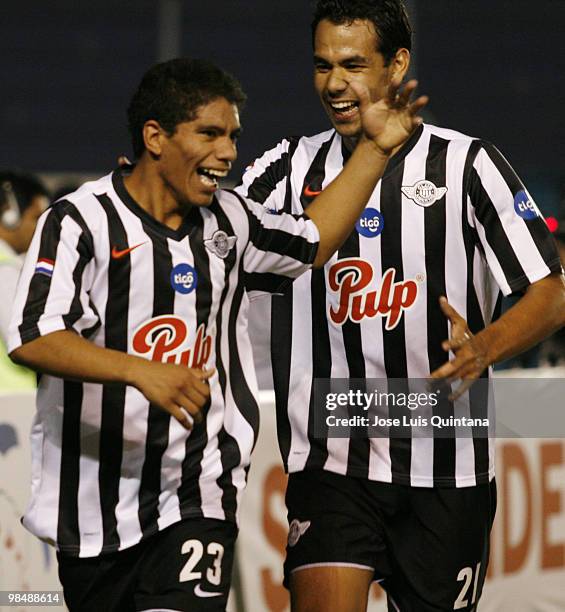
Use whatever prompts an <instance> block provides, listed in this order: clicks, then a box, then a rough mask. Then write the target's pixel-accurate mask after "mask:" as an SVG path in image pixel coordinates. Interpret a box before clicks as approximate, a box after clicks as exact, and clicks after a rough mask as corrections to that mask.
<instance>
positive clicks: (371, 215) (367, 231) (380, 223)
mask: <svg viewBox="0 0 565 612" xmlns="http://www.w3.org/2000/svg"><path fill="white" fill-rule="evenodd" d="M384 227H385V218H384V217H383V215H382V213H381V212H380V211H379V210H377V209H376V208H366V209H365V210H364V211H363V214H362V215H361V217H360V218H359V221H357V223H356V224H355V229H356V230H357V231H358V232H359V233H360V234H361V236H365V238H376V237H377V236H379V235H380V234H381V233H382V231H383V229H384Z"/></svg>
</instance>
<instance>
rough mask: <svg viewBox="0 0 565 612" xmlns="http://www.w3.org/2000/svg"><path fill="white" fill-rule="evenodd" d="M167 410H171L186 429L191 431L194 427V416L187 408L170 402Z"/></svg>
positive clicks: (172, 414)
mask: <svg viewBox="0 0 565 612" xmlns="http://www.w3.org/2000/svg"><path fill="white" fill-rule="evenodd" d="M167 412H169V413H170V414H171V416H173V417H174V418H175V419H176V420H177V421H178V422H179V423H180V424H181V425H182V426H183V427H184V428H185V429H186V430H188V431H190V430H191V429H192V422H193V420H194V417H193V416H192V415H191V414H190V413H189V412H188V411H187V410H185V409H184V408H182V407H181V406H176V405H175V404H170V405H169V406H168V407H167Z"/></svg>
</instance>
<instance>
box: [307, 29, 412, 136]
mask: <svg viewBox="0 0 565 612" xmlns="http://www.w3.org/2000/svg"><path fill="white" fill-rule="evenodd" d="M377 42H378V39H377V33H376V31H375V27H374V25H373V24H372V23H371V22H370V21H367V20H360V19H357V20H355V21H353V22H351V23H344V24H334V23H332V22H331V21H328V20H327V19H323V20H322V21H320V23H319V24H318V26H317V28H316V35H315V37H314V87H315V88H316V91H317V92H318V95H319V96H320V100H321V102H322V105H323V107H324V109H325V111H326V113H327V114H328V116H329V118H330V121H331V122H332V124H333V126H334V128H335V129H336V130H337V132H338V133H339V134H340V135H341V136H343V137H345V138H353V139H356V138H357V137H358V136H359V135H360V134H361V118H360V114H359V100H358V97H357V95H356V94H355V92H354V91H353V89H352V88H351V87H350V83H351V82H352V81H357V82H361V83H363V84H364V85H366V87H367V88H368V89H369V93H370V96H371V100H372V101H373V102H377V101H378V100H380V99H381V98H383V97H384V96H385V95H386V93H387V89H388V87H389V85H390V82H391V79H392V78H393V77H394V76H395V75H397V74H400V75H401V76H404V74H405V73H406V71H407V69H408V63H409V58H410V54H409V52H408V51H407V50H406V49H399V50H398V51H397V53H396V55H395V56H394V57H393V58H392V59H391V60H390V62H389V64H388V66H386V65H385V59H384V57H383V55H382V53H380V52H379V51H378V50H377V49H378V45H377Z"/></svg>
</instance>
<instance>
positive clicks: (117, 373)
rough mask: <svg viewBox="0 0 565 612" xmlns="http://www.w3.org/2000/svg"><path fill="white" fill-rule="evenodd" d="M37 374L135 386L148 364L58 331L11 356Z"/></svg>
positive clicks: (33, 341) (18, 349)
mask: <svg viewBox="0 0 565 612" xmlns="http://www.w3.org/2000/svg"><path fill="white" fill-rule="evenodd" d="M10 357H11V358H12V360H13V361H14V362H16V363H19V364H21V365H25V366H27V367H28V368H31V369H32V370H35V371H37V372H43V373H45V374H51V375H52V376H57V377H59V378H67V379H72V380H80V381H83V382H93V383H103V384H112V383H126V384H133V383H134V379H135V372H136V371H137V370H138V369H139V368H141V367H143V365H144V363H146V360H144V359H142V358H141V357H135V356H134V355H128V354H127V353H123V352H121V351H115V350H111V349H107V348H102V347H99V346H97V345H95V344H93V343H92V342H89V341H88V340H85V339H84V338H82V337H81V336H79V335H77V334H75V333H74V332H71V331H58V332H53V333H52V334H48V335H46V336H42V337H40V338H37V339H36V340H32V341H31V342H28V343H26V344H24V345H22V346H20V347H18V348H17V349H15V350H14V351H12V353H11V354H10Z"/></svg>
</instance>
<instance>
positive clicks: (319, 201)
mask: <svg viewBox="0 0 565 612" xmlns="http://www.w3.org/2000/svg"><path fill="white" fill-rule="evenodd" d="M388 159H389V155H387V154H386V153H384V152H382V151H381V150H380V149H378V147H377V146H376V145H375V144H374V143H372V142H370V141H368V140H366V139H361V141H360V142H359V144H358V145H357V147H356V148H355V150H354V151H353V153H352V155H351V157H350V159H349V161H348V162H347V164H346V165H345V166H344V168H343V170H342V172H341V173H340V174H339V175H338V176H337V178H336V179H335V180H334V181H332V183H330V185H328V186H327V187H326V188H325V189H324V191H323V192H322V193H321V194H320V195H319V196H318V197H317V198H316V199H315V200H314V201H313V202H312V204H311V205H310V206H309V207H308V209H307V210H306V214H307V215H308V216H309V217H310V219H312V221H314V223H315V224H316V226H317V228H318V231H319V233H320V246H319V248H318V253H317V256H316V259H315V260H314V267H315V268H318V267H321V266H323V265H324V264H325V263H326V261H327V260H328V259H329V258H330V257H331V255H332V254H333V253H334V252H335V251H336V250H337V249H338V248H339V247H340V246H341V245H342V244H343V243H344V242H345V240H346V238H347V237H348V236H349V234H350V233H351V231H352V229H353V227H354V225H355V223H356V221H357V220H358V219H359V217H360V216H361V213H362V212H363V209H364V208H365V205H366V204H367V202H368V201H369V198H370V197H371V195H372V193H373V190H374V189H375V187H376V185H377V183H378V182H379V180H380V178H381V177H382V175H383V173H384V171H385V168H386V165H387V162H388Z"/></svg>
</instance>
